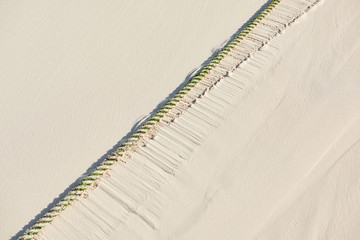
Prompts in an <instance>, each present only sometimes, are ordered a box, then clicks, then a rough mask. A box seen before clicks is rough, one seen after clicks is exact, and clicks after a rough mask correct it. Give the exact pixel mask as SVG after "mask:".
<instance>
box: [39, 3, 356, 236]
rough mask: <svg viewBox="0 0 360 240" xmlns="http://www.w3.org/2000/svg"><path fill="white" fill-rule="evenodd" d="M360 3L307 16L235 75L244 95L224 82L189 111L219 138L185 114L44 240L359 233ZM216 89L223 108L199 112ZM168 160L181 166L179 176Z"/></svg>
mask: <svg viewBox="0 0 360 240" xmlns="http://www.w3.org/2000/svg"><path fill="white" fill-rule="evenodd" d="M289 1H290V0H289ZM359 5H360V3H357V2H356V1H347V2H339V1H336V0H326V1H323V2H322V3H321V4H319V5H317V6H316V7H315V8H314V9H312V10H311V11H310V12H308V13H306V14H305V15H304V16H302V18H301V19H300V20H299V21H297V22H296V23H294V24H293V25H291V26H290V28H288V29H287V30H286V31H285V32H284V33H283V34H281V35H280V36H278V37H276V38H274V39H272V40H271V42H270V43H269V45H268V46H267V47H265V48H264V49H262V50H261V51H260V52H258V53H256V54H255V55H254V56H253V57H252V59H251V60H250V61H249V62H248V63H246V64H245V65H244V66H243V67H242V70H241V71H240V70H239V71H235V72H234V73H233V74H232V75H230V78H234V79H237V81H238V82H241V83H243V84H244V88H243V89H240V90H239V91H238V94H237V95H234V96H232V97H233V98H232V97H229V96H228V95H227V94H228V93H229V92H228V91H225V90H224V89H225V88H222V85H220V86H217V87H215V89H214V90H213V92H212V93H211V94H210V96H208V97H205V98H204V100H201V101H200V102H199V103H198V104H199V106H198V107H196V104H195V107H194V110H190V111H193V113H197V114H207V115H208V116H211V117H209V118H208V121H209V122H211V123H212V124H213V126H216V127H213V132H212V133H211V134H210V132H211V131H210V130H209V129H207V128H206V127H207V125H206V123H205V122H203V123H202V124H201V123H200V122H194V121H187V122H186V124H185V125H184V123H181V122H180V121H181V117H180V118H179V120H177V121H178V122H176V121H175V123H174V124H173V126H171V125H170V127H164V128H163V129H162V130H161V131H159V133H158V134H159V135H158V136H157V137H155V139H154V140H153V142H152V143H149V146H147V147H146V148H144V149H145V150H139V151H137V152H136V153H135V154H133V157H132V158H131V159H129V160H128V162H127V163H126V164H118V165H116V166H115V167H114V168H113V171H112V172H110V177H109V178H105V179H103V181H101V182H100V185H99V186H98V187H97V188H96V189H95V190H93V191H90V192H89V196H88V197H87V198H84V199H81V200H80V201H78V202H76V203H75V204H74V205H73V206H72V207H71V208H70V210H67V211H65V212H64V213H63V214H62V215H61V216H60V217H58V218H57V219H56V220H55V221H54V223H53V224H52V225H50V226H49V227H47V228H46V229H45V231H44V232H43V233H42V234H41V239H78V238H83V239H122V238H124V239H299V240H300V239H358V238H359V237H360V231H359V228H358V227H357V226H358V224H359V220H360V211H359V210H360V209H359V207H358V202H359V201H360V182H359V179H358V176H359V173H360V172H359V156H360V142H359V140H360V80H359V77H358V76H359V70H358V64H359V62H360V57H359V56H360V48H359V47H360V41H359V40H358V37H357V36H358V34H359V32H360V24H359V21H358V20H359V12H358V11H357V9H358V7H360V6H359ZM242 71H243V72H242ZM244 71H245V72H247V73H248V74H249V76H250V78H249V79H247V80H246V79H245V78H244V76H241V74H242V73H244ZM225 80H226V79H225ZM229 80H230V79H229ZM225 82H226V81H225ZM225 87H226V86H225ZM230 92H231V91H230ZM218 96H222V97H224V98H226V99H229V103H230V104H229V106H228V107H227V108H225V110H224V111H220V110H217V108H218V107H219V106H220V105H221V104H220V105H219V104H218V105H217V104H210V105H211V107H210V109H211V110H209V109H208V110H207V111H205V110H204V109H202V108H201V106H207V104H209V102H207V101H213V100H214V99H216V98H217V97H218ZM232 100H233V101H232ZM201 109H202V110H201ZM210 111H212V113H218V112H219V113H220V112H221V113H222V115H221V116H220V118H218V115H217V114H211V113H210ZM221 117H224V118H223V119H221ZM184 119H185V121H186V120H191V119H196V118H195V117H194V115H191V113H189V114H188V115H187V113H185V114H184ZM189 123H193V124H195V125H197V127H198V128H199V129H200V130H199V132H194V133H193V134H190V135H189V136H190V138H188V139H186V138H185V137H184V136H185V135H182V133H180V132H176V131H177V130H178V129H179V126H180V125H181V124H182V125H181V126H188V125H187V124H189ZM210 125H211V124H210ZM201 127H203V129H201ZM198 133H204V135H205V133H207V134H208V135H207V136H206V137H203V135H200V134H198ZM197 137H199V139H200V138H202V137H203V140H201V144H200V145H201V146H200V147H198V146H197V144H195V143H194V142H196V140H197ZM176 142H178V143H185V142H187V143H188V144H187V145H186V144H183V145H182V144H179V145H178V147H179V148H178V155H176V154H174V155H172V156H170V157H169V159H170V158H171V159H172V160H169V159H163V160H161V158H160V157H161V156H162V155H161V154H159V155H157V156H158V158H157V160H159V161H160V162H161V163H162V164H164V165H161V164H160V163H159V162H156V159H152V161H153V162H151V163H148V162H147V161H146V157H148V156H149V155H151V154H152V155H155V156H156V153H155V152H154V151H153V152H151V151H152V150H153V149H157V150H158V151H160V150H161V151H163V153H162V154H166V153H168V151H169V149H171V148H173V146H172V145H174V144H175V143H176ZM190 142H192V143H190ZM187 148H194V149H195V150H196V151H195V152H194V153H193V152H191V151H188V149H187ZM146 149H147V150H146ZM147 154H148V155H147ZM167 161H168V162H167ZM171 161H172V163H178V162H180V161H183V165H182V166H181V167H180V168H179V169H177V170H176V172H175V173H174V172H171V171H170V170H171V168H170V167H169V166H170V162H171ZM155 165H156V166H158V168H156V169H160V170H159V171H157V170H154V169H155V167H154V166H155ZM139 169H140V170H139ZM154 186H155V187H154ZM152 188H155V190H153V189H152ZM143 192H147V195H146V196H145V198H142V197H143V195H142V193H143Z"/></svg>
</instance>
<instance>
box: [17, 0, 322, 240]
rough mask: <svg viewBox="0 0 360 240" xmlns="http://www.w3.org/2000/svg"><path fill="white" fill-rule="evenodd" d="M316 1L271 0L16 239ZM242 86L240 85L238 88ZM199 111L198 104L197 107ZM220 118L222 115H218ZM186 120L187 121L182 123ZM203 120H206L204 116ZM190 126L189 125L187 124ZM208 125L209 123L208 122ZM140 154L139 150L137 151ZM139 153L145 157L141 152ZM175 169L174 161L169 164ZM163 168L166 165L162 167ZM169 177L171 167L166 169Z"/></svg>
mask: <svg viewBox="0 0 360 240" xmlns="http://www.w3.org/2000/svg"><path fill="white" fill-rule="evenodd" d="M317 2H319V0H272V1H271V2H270V3H269V4H268V5H267V6H266V7H265V8H264V10H263V11H261V12H260V13H259V14H258V15H257V16H256V17H255V18H254V19H253V20H252V21H251V22H250V23H249V24H248V25H247V26H246V27H245V28H244V29H243V30H242V31H241V32H240V33H239V34H238V35H236V36H235V37H234V38H233V39H232V40H231V41H230V42H229V43H228V44H227V45H226V46H225V47H224V48H223V49H222V50H221V51H220V52H219V53H218V54H217V55H216V56H215V57H214V58H213V59H212V60H211V61H210V62H209V63H208V64H207V65H205V66H204V67H203V68H202V69H201V71H200V72H199V73H197V74H196V75H195V76H194V77H193V78H192V79H191V80H189V82H188V83H187V84H186V85H185V86H184V87H183V88H182V89H181V90H180V91H179V92H178V93H177V94H176V95H175V96H174V97H173V98H172V99H170V100H169V101H168V102H167V103H166V104H165V105H164V106H163V107H161V108H160V109H159V110H158V112H157V113H155V114H154V115H153V116H152V117H151V118H150V119H149V120H147V121H146V122H145V123H144V124H142V125H141V127H140V128H139V129H138V130H137V131H136V132H135V133H134V134H133V135H132V136H130V137H129V138H128V139H127V140H126V141H125V142H124V143H123V144H122V145H121V146H120V147H119V148H118V149H116V150H115V151H114V152H113V153H111V154H110V155H109V156H107V158H106V159H105V160H104V161H103V162H102V163H100V165H99V166H98V167H97V168H96V169H95V170H94V171H92V172H91V173H90V174H89V175H88V176H87V177H85V178H84V179H83V180H82V181H81V182H80V183H79V184H78V185H77V186H76V187H74V188H73V189H72V190H71V191H70V192H69V193H68V194H67V195H66V196H65V197H64V198H63V199H61V200H60V201H59V202H58V203H57V204H56V205H55V206H54V207H52V208H51V209H50V210H49V211H48V212H47V213H46V214H45V215H44V216H42V217H41V218H40V219H39V220H38V221H37V222H36V223H35V224H34V225H33V226H32V227H30V228H29V229H28V230H27V231H26V232H25V233H24V234H23V235H22V236H21V237H20V238H19V239H21V240H25V239H34V238H35V237H36V236H37V235H38V233H39V232H40V231H41V230H42V229H43V228H44V227H45V226H46V225H47V224H49V223H51V222H52V221H53V220H54V219H55V218H56V216H58V215H59V214H60V213H61V212H62V211H64V210H65V209H66V208H67V207H68V206H70V205H71V203H72V202H73V201H74V200H76V199H77V198H78V197H79V196H82V195H84V194H85V191H86V190H89V189H90V188H94V187H96V182H97V181H98V180H99V178H101V176H103V175H104V173H105V172H106V171H108V170H109V168H110V167H111V166H112V165H113V164H115V163H116V162H124V163H125V162H126V159H127V158H128V157H129V156H130V155H131V154H132V153H134V152H136V151H138V148H139V147H140V146H143V145H146V139H148V138H153V137H154V136H155V135H157V133H158V131H160V130H161V127H162V126H164V125H169V124H171V123H172V122H174V120H175V119H176V118H178V117H179V116H180V115H182V114H183V113H184V112H189V111H188V109H189V107H191V106H193V105H194V103H195V102H197V100H198V99H199V98H201V97H202V96H203V95H204V94H205V93H208V92H210V90H211V89H212V88H213V87H214V86H215V85H216V84H217V83H218V82H220V81H221V80H222V79H224V78H225V77H227V76H228V75H229V73H230V72H233V70H234V69H236V68H238V67H239V66H240V64H241V63H243V62H244V61H246V60H247V59H248V58H249V57H250V56H251V55H252V54H254V53H255V52H257V51H258V50H259V49H261V48H262V47H263V46H264V45H265V44H267V43H268V41H269V40H270V39H271V38H273V37H275V36H276V35H278V34H279V33H281V32H282V31H283V30H284V29H285V28H286V27H287V26H288V25H289V24H291V23H292V22H294V21H295V20H296V19H298V18H299V17H300V16H301V15H302V14H304V13H305V12H306V11H308V10H309V9H310V8H311V7H312V6H314V5H315V4H316V3H317ZM236 84H237V83H231V82H229V86H228V89H227V91H226V94H230V95H231V94H232V93H231V88H232V87H239V86H238V85H236ZM240 87H241V86H240ZM214 99H216V100H214V106H215V107H216V103H217V101H218V102H219V103H220V102H221V101H224V99H220V98H217V97H216V96H215V95H214ZM196 107H197V108H201V107H204V106H201V104H197V105H196ZM207 111H211V112H213V113H215V112H216V111H215V110H212V109H211V108H207ZM219 117H221V116H219ZM184 121H186V120H184ZM203 121H205V122H206V121H209V119H206V117H205V118H204V119H203ZM187 124H188V125H189V126H190V125H191V122H190V121H189V122H187ZM209 124H211V122H209ZM173 131H175V132H177V133H181V131H186V129H185V130H184V129H179V128H174V129H173ZM199 138H200V136H199V135H196V134H192V135H191V137H190V138H189V139H190V140H191V141H192V142H194V143H195V144H196V143H198V140H199ZM138 152H139V151H138ZM142 154H148V153H146V152H142ZM171 164H172V165H174V166H175V167H176V164H177V163H176V162H174V163H171ZM163 167H164V169H165V167H166V166H163ZM166 169H167V171H169V173H170V174H171V171H172V170H171V168H169V167H168V168H166Z"/></svg>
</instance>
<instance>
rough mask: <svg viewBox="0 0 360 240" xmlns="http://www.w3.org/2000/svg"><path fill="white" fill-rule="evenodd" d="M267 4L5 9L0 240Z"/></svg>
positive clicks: (0, 40)
mask: <svg viewBox="0 0 360 240" xmlns="http://www.w3.org/2000/svg"><path fill="white" fill-rule="evenodd" d="M263 4H264V1H262V0H257V1H253V0H251V1H248V0H247V1H223V2H222V4H220V5H219V4H218V3H217V2H214V1H212V2H211V1H197V2H193V1H181V2H169V1H156V2H148V1H130V2H129V1H81V2H79V1H44V0H41V1H35V2H34V1H22V0H18V1H1V3H0V36H1V37H0V79H1V80H0V103H1V104H0V143H1V148H0V158H1V159H0V160H1V164H2V166H3V167H2V173H1V176H0V182H1V184H0V193H1V194H0V226H1V230H0V239H8V238H10V237H13V236H15V235H16V234H17V233H18V232H19V231H20V230H21V229H22V228H23V227H25V226H27V224H28V223H29V222H30V221H32V220H33V219H34V218H35V217H36V216H38V214H40V212H42V211H43V212H42V213H44V210H45V208H46V207H47V206H48V205H49V204H51V203H52V202H53V201H54V200H55V199H56V198H58V197H59V194H62V193H63V192H64V191H65V190H66V189H68V188H69V187H70V185H71V184H73V183H74V182H75V181H76V180H77V179H78V178H79V177H80V176H81V175H82V174H84V173H86V171H87V170H88V169H89V168H90V167H91V166H92V164H93V163H95V162H97V161H98V160H99V159H100V158H101V157H102V156H103V155H104V154H105V153H106V152H107V151H109V150H111V149H112V148H113V146H114V145H115V144H117V143H118V141H120V140H121V139H122V138H123V137H125V136H126V135H127V134H128V133H129V132H130V130H131V129H132V127H133V126H134V124H136V122H137V121H139V120H140V119H141V118H142V117H144V116H145V115H147V114H149V113H150V112H151V111H152V110H153V109H154V108H155V107H156V106H157V105H158V104H159V103H160V102H161V101H163V100H164V99H165V98H166V97H167V96H168V95H169V94H170V93H171V92H173V91H174V90H175V89H176V88H177V87H178V86H179V85H180V84H181V83H183V82H184V81H185V79H186V76H187V75H188V74H189V73H190V72H192V70H193V69H194V68H196V67H198V66H200V65H201V64H202V63H203V62H204V61H205V60H206V59H207V58H208V57H210V56H211V55H212V50H213V49H215V48H216V47H217V46H219V45H221V44H222V43H223V42H224V41H225V40H226V38H229V37H230V36H231V35H232V34H234V33H235V32H236V31H237V30H238V28H239V27H240V26H241V25H242V24H244V23H245V22H246V21H247V20H248V19H249V18H250V17H251V16H252V14H254V13H255V12H256V11H257V10H258V9H259V8H260V7H261V6H262V5H263ZM62 195H63V194H62ZM62 195H61V196H62Z"/></svg>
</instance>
